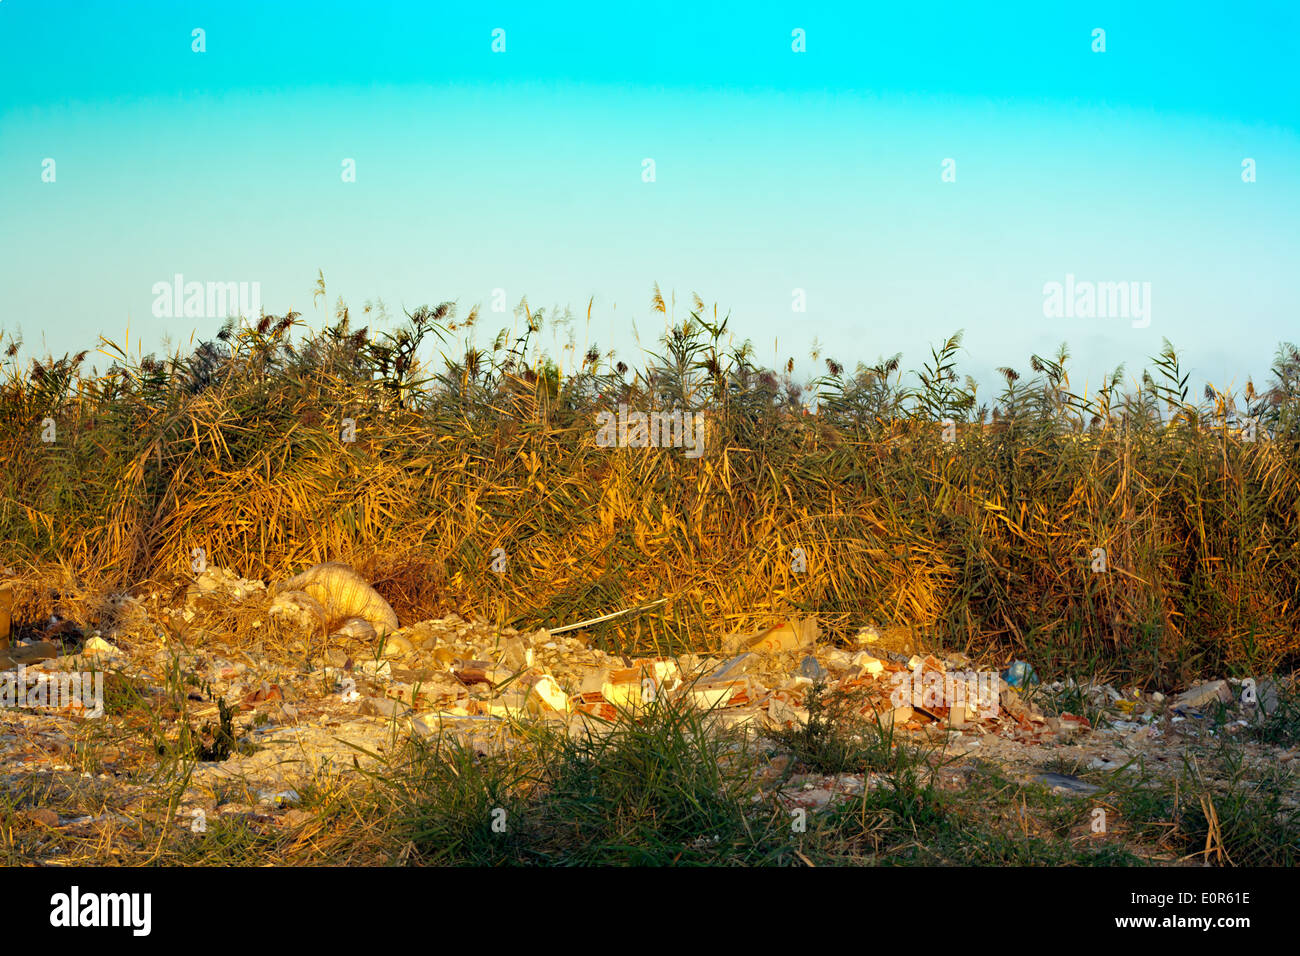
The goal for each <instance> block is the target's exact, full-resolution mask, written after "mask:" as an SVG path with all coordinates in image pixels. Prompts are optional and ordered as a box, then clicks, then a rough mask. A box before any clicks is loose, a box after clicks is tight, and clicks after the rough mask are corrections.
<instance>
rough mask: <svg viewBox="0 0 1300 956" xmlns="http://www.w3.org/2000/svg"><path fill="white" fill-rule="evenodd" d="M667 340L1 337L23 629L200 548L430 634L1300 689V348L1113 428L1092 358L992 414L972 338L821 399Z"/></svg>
mask: <svg viewBox="0 0 1300 956" xmlns="http://www.w3.org/2000/svg"><path fill="white" fill-rule="evenodd" d="M322 289H323V283H322ZM653 307H654V308H655V309H657V310H659V311H662V312H663V313H664V319H665V332H664V335H663V336H662V338H661V339H660V342H659V344H658V346H657V348H655V349H649V350H646V351H645V352H644V355H643V357H642V359H641V360H640V361H639V367H637V368H629V367H628V366H627V365H625V364H624V363H623V362H621V361H618V360H617V357H616V356H614V355H613V354H612V353H608V352H602V351H601V350H600V349H599V348H598V347H596V346H590V347H588V348H586V350H585V352H584V351H582V350H578V349H576V348H573V347H565V348H562V349H559V350H558V351H554V350H553V351H552V353H550V354H548V353H547V352H546V351H543V350H542V349H541V348H540V346H539V342H540V339H541V336H540V333H541V331H542V328H543V326H544V325H545V324H547V321H548V316H546V315H545V314H544V313H543V312H541V311H532V310H530V308H529V307H528V305H527V303H526V302H525V303H521V306H520V308H519V309H517V310H516V319H517V322H516V325H517V328H518V331H517V332H515V333H512V332H503V333H501V334H500V335H498V336H497V337H496V339H495V340H494V342H493V343H492V345H491V346H490V347H482V348H480V347H476V346H474V345H472V344H471V343H472V342H473V335H474V326H475V324H476V323H478V322H480V321H481V317H480V316H479V315H478V314H477V313H471V314H470V315H469V316H468V317H466V318H464V319H458V318H457V315H456V310H455V307H454V306H453V305H452V304H451V303H443V304H442V305H439V306H437V307H433V308H430V307H426V308H421V309H419V310H417V311H415V312H414V313H408V314H407V315H406V316H405V318H404V320H402V321H401V322H400V323H399V324H397V325H395V326H393V327H392V328H391V329H390V330H387V331H372V330H371V329H369V328H356V327H354V323H352V321H351V319H350V317H349V315H348V310H347V308H346V307H345V306H343V305H342V304H341V303H340V305H339V307H338V309H337V311H336V315H335V321H334V322H333V324H326V325H324V326H323V327H320V328H319V329H312V328H309V327H308V326H307V325H305V324H304V323H303V321H302V319H301V317H300V316H299V315H297V314H294V313H290V314H288V315H285V316H283V317H266V318H263V319H262V320H261V321H260V322H258V323H256V324H241V323H234V322H231V323H227V325H226V326H225V327H224V328H223V330H222V332H221V333H220V335H219V336H218V337H217V338H216V339H215V340H214V341H211V342H203V343H201V344H200V345H199V346H198V347H197V348H195V349H193V350H192V351H189V352H182V351H177V352H175V353H174V354H171V355H167V356H163V357H158V356H154V355H147V356H142V357H136V358H132V357H131V355H130V352H129V349H128V348H125V347H119V346H118V345H116V344H115V343H113V342H110V341H108V340H104V341H102V342H101V343H100V347H99V350H98V358H104V357H107V359H108V361H109V363H110V367H109V368H108V369H107V371H105V372H102V373H101V372H99V371H97V370H96V368H87V365H88V357H87V355H86V354H85V353H83V354H81V355H76V356H64V357H62V358H58V359H55V358H52V357H50V358H45V359H42V360H28V361H26V362H21V361H20V358H19V354H20V353H19V347H18V345H19V344H18V343H17V342H15V341H13V339H12V338H8V339H4V338H0V353H3V354H4V356H5V357H4V359H3V362H4V364H3V365H2V366H0V379H2V380H0V462H3V465H4V467H3V469H2V470H0V564H3V565H6V566H7V567H8V568H9V570H10V571H11V572H12V574H13V580H14V582H15V584H16V585H17V586H16V592H17V594H18V597H19V607H18V608H17V609H16V613H17V614H19V615H20V616H21V615H22V614H24V613H25V614H27V615H28V617H29V618H30V617H31V616H34V615H37V614H48V613H49V612H50V611H51V610H52V609H60V613H62V614H64V615H65V616H71V617H73V618H76V617H78V616H89V615H91V614H92V613H95V612H94V609H95V608H97V607H102V606H103V600H104V599H105V596H111V595H113V594H116V593H121V592H124V591H127V590H133V591H137V592H138V591H140V590H142V589H148V588H153V589H158V588H164V587H172V586H177V585H180V584H183V583H184V582H185V581H186V580H187V579H189V578H192V577H193V574H194V568H195V567H196V565H195V563H194V562H195V561H196V557H197V555H198V552H196V549H201V553H202V557H203V559H204V560H206V562H207V563H209V564H212V565H220V566H224V567H227V568H230V569H231V570H233V571H236V572H238V573H239V574H241V575H244V576H246V577H259V578H266V579H279V578H282V577H285V576H288V575H289V574H291V573H294V572H296V571H299V570H301V569H302V568H304V567H305V566H307V565H310V564H312V563H315V562H318V561H323V560H343V561H348V562H351V563H353V564H354V565H355V566H356V567H357V568H358V569H359V570H361V571H362V573H364V574H367V575H369V576H370V577H371V578H372V580H374V582H375V584H376V587H377V588H378V589H379V590H380V591H381V593H383V594H384V595H385V596H386V597H388V598H389V600H390V603H392V604H393V606H394V608H395V610H396V611H397V613H398V615H399V617H400V618H401V619H402V620H403V621H404V622H409V621H413V620H417V619H420V618H423V617H429V616H435V615H438V614H441V613H443V612H445V611H446V610H449V609H452V608H454V609H458V610H460V611H461V612H462V613H470V614H473V615H475V616H478V617H483V618H488V619H494V620H499V621H501V622H503V623H509V624H512V625H513V626H515V627H521V628H522V627H529V628H532V627H558V626H562V625H567V624H571V623H574V622H577V621H582V620H587V619H591V618H596V617H601V616H604V615H608V614H611V613H612V612H617V611H622V610H626V609H630V608H631V609H635V608H644V609H643V610H640V611H635V612H633V613H629V614H624V615H621V616H619V617H616V618H614V619H612V620H609V621H607V622H605V623H602V624H600V625H597V626H595V628H594V629H593V637H594V640H595V641H596V642H598V643H602V644H604V645H605V646H607V647H610V648H612V649H615V650H621V651H623V652H625V653H633V652H647V651H649V652H659V653H667V652H672V651H678V650H682V649H686V648H690V649H695V650H709V649H715V648H716V647H717V646H718V642H719V639H720V638H721V636H722V635H723V634H725V633H727V632H732V631H736V630H739V629H743V628H749V627H759V626H763V625H767V624H770V623H772V622H773V621H775V620H779V619H780V618H782V617H784V616H787V615H790V614H792V613H798V614H816V615H818V616H819V618H820V619H821V621H822V623H823V629H824V630H826V631H828V632H829V633H830V634H831V635H832V636H837V637H842V636H846V635H848V634H850V633H852V632H853V631H855V630H856V629H857V628H858V627H859V626H861V625H862V624H865V623H869V622H871V623H876V624H880V625H890V624H896V625H911V626H915V627H918V628H921V629H923V630H925V631H927V632H929V633H930V634H932V635H933V636H934V637H935V639H936V640H939V641H941V642H943V643H944V644H945V645H947V646H954V647H958V648H964V649H966V650H967V651H968V652H972V653H977V654H982V655H990V656H993V657H997V658H999V659H1007V658H1010V657H1012V656H1016V657H1025V658H1027V659H1029V660H1031V661H1033V662H1034V663H1035V665H1036V666H1037V667H1038V669H1039V670H1040V672H1041V673H1043V674H1044V675H1051V674H1054V673H1062V672H1065V671H1067V670H1079V669H1083V670H1084V672H1096V671H1098V670H1103V669H1104V670H1106V671H1109V672H1112V673H1116V674H1123V675H1126V676H1128V677H1131V678H1132V679H1133V680H1134V681H1135V682H1143V683H1145V682H1151V683H1155V684H1158V685H1165V684H1169V685H1173V684H1176V683H1180V682H1184V681H1187V680H1189V679H1192V678H1193V677H1195V676H1198V675H1202V674H1216V675H1217V674H1223V673H1241V672H1251V673H1254V672H1258V671H1261V670H1274V669H1277V668H1281V667H1286V666H1293V665H1294V663H1295V660H1296V656H1297V651H1300V626H1297V623H1296V622H1297V617H1298V615H1297V608H1298V605H1300V474H1298V468H1300V464H1298V463H1300V454H1297V450H1298V449H1297V446H1298V445H1300V414H1298V413H1300V351H1297V349H1296V348H1295V347H1294V346H1291V345H1288V344H1283V345H1282V346H1281V347H1280V348H1279V351H1278V354H1277V358H1276V361H1275V363H1274V366H1273V368H1272V370H1271V378H1270V381H1269V383H1268V385H1267V387H1265V388H1264V389H1261V390H1259V391H1257V390H1256V389H1255V387H1254V385H1253V384H1251V383H1248V384H1247V386H1246V388H1245V389H1244V391H1243V392H1241V393H1240V394H1237V393H1235V392H1224V391H1220V390H1218V389H1216V388H1214V387H1213V386H1207V387H1206V389H1205V392H1204V394H1203V395H1197V396H1189V394H1188V388H1187V382H1188V377H1187V375H1186V374H1185V373H1184V372H1183V371H1182V370H1181V369H1180V367H1179V364H1178V358H1177V354H1176V352H1175V351H1174V349H1173V347H1172V346H1169V345H1168V343H1166V347H1165V349H1164V350H1163V351H1162V353H1161V354H1160V355H1159V356H1155V357H1153V359H1152V362H1151V366H1150V368H1148V369H1147V370H1145V371H1142V372H1140V373H1139V374H1138V375H1136V376H1127V381H1128V382H1129V384H1128V385H1127V386H1126V385H1125V381H1126V376H1125V375H1124V374H1123V372H1122V370H1116V371H1115V372H1114V373H1112V374H1111V375H1108V376H1107V377H1106V378H1105V380H1104V382H1103V385H1102V387H1101V388H1100V389H1096V390H1093V391H1092V392H1091V393H1083V394H1080V393H1076V391H1073V390H1072V389H1071V385H1070V372H1069V370H1068V368H1067V366H1068V361H1069V355H1068V352H1067V351H1066V350H1065V349H1064V348H1062V349H1061V351H1060V352H1059V353H1058V354H1056V355H1054V356H1049V357H1044V356H1037V355H1035V356H1032V357H1031V358H1030V360H1029V364H1028V368H1027V369H1026V371H1025V374H1024V375H1021V374H1020V373H1018V372H1017V371H1015V370H1014V369H1012V368H1010V367H1007V368H1004V369H1002V370H1000V371H1001V374H1002V377H1003V379H1004V387H1002V389H1001V391H1000V392H999V393H998V394H997V395H996V396H995V397H994V399H993V400H992V403H991V404H990V403H989V402H987V401H983V400H982V399H981V397H980V395H979V389H978V388H977V387H976V385H975V383H974V382H972V381H971V380H970V379H968V378H965V379H964V378H962V377H961V376H960V375H959V374H958V372H957V369H956V356H957V354H958V352H959V350H960V345H961V338H960V335H956V336H953V337H952V338H951V339H949V340H948V341H946V342H944V343H940V344H939V345H938V346H936V348H935V349H934V350H933V352H932V354H931V356H930V357H929V359H927V360H926V361H925V362H924V363H923V364H922V367H921V368H920V369H918V370H917V371H915V372H913V373H907V372H905V371H904V370H903V369H902V368H901V367H900V363H899V360H898V357H894V358H893V359H887V360H882V361H880V362H878V363H877V364H875V365H874V366H867V365H858V366H857V368H856V369H854V370H853V371H849V370H847V369H845V368H843V367H842V366H841V365H840V364H839V363H837V362H835V361H834V360H832V359H825V360H823V361H822V364H823V365H824V367H825V373H824V374H821V375H819V376H817V377H815V378H813V379H811V380H808V381H803V382H799V381H796V380H795V378H794V375H793V372H794V363H793V361H791V362H790V363H789V364H787V365H786V366H785V367H784V368H781V369H768V368H763V367H761V366H760V365H759V364H757V363H756V362H755V360H754V356H753V349H752V348H751V347H750V345H749V343H743V344H737V343H736V340H735V338H734V336H733V335H732V333H731V331H730V330H729V328H728V321H727V320H726V319H725V318H720V317H719V315H718V311H717V308H716V307H713V308H712V309H711V310H710V309H707V308H706V307H705V305H704V303H703V302H701V301H700V300H699V299H698V298H694V299H693V308H691V309H690V310H689V318H686V319H685V320H683V321H681V322H680V323H678V322H676V321H675V317H673V318H670V316H669V307H668V305H667V304H666V303H665V302H664V300H663V297H662V296H661V295H660V294H659V293H658V290H657V289H656V292H655V298H654V301H653ZM552 318H558V317H552ZM588 318H589V319H590V314H589V315H588ZM817 358H818V359H820V356H817ZM819 367H820V366H819ZM1079 391H1080V392H1082V390H1079ZM620 403H622V404H625V405H627V406H628V407H629V408H632V409H639V410H642V411H650V410H655V409H673V408H680V409H683V410H685V411H686V412H687V413H696V412H698V413H699V414H700V415H702V416H703V419H704V421H705V423H706V429H707V431H706V439H705V446H704V453H703V454H702V455H701V456H700V457H698V458H691V457H688V456H687V455H685V454H684V453H683V450H682V449H681V448H638V447H601V445H599V444H598V443H597V440H596V438H597V424H596V414H597V413H598V412H599V411H613V410H616V409H617V407H618V405H619V404H620ZM349 422H351V423H353V424H354V426H355V431H354V433H352V432H350V431H349ZM945 423H950V424H945ZM51 426H52V428H51ZM1251 439H1253V440H1251ZM497 549H500V550H497ZM1096 549H1104V552H1105V553H1104V558H1105V570H1104V571H1097V570H1094V566H1095V564H1096V561H1097V555H1098V552H1097V551H1096ZM502 559H504V562H503V561H502ZM646 605H652V606H651V607H648V608H646V607H645V606H646Z"/></svg>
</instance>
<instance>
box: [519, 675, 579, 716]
mask: <svg viewBox="0 0 1300 956" xmlns="http://www.w3.org/2000/svg"><path fill="white" fill-rule="evenodd" d="M527 708H528V711H529V712H530V713H534V714H539V715H547V714H567V713H568V712H569V696H568V695H567V694H566V693H565V692H564V691H563V690H561V689H560V685H559V684H557V683H556V682H555V678H554V677H551V676H550V675H549V674H544V675H542V676H541V677H540V678H538V680H537V683H535V684H533V688H532V690H531V691H529V693H528V700H527Z"/></svg>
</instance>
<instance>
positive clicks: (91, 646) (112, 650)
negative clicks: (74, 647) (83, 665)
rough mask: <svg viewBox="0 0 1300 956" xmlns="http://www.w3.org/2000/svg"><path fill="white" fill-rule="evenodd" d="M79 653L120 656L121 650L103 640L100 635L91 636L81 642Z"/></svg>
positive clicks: (97, 655)
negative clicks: (84, 641)
mask: <svg viewBox="0 0 1300 956" xmlns="http://www.w3.org/2000/svg"><path fill="white" fill-rule="evenodd" d="M81 653H82V654H87V655H90V656H92V657H121V656H122V652H121V651H119V650H118V649H117V648H116V647H114V646H113V645H112V644H110V643H108V641H106V640H104V639H103V638H102V637H92V638H90V639H89V640H88V641H86V643H84V644H82V645H81Z"/></svg>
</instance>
